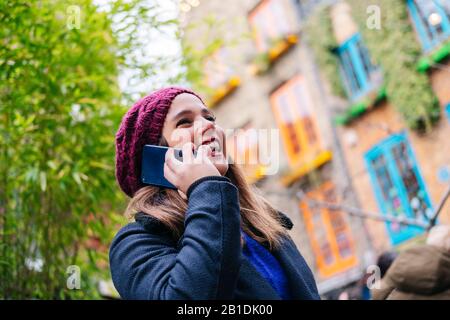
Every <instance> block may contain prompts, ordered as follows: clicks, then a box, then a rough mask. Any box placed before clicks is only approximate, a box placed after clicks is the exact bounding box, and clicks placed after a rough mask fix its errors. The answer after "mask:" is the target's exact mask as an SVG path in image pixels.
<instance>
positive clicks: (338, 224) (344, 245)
mask: <svg viewBox="0 0 450 320" xmlns="http://www.w3.org/2000/svg"><path fill="white" fill-rule="evenodd" d="M324 197H325V201H326V202H328V203H336V202H337V199H336V194H335V192H334V189H333V188H330V189H328V190H326V191H325V193H324ZM328 215H329V217H330V222H331V226H332V228H333V232H334V236H335V238H336V242H337V245H338V250H339V255H340V256H341V257H342V258H347V257H349V256H351V255H353V250H352V247H351V243H350V239H349V238H348V235H347V225H346V223H345V221H344V218H343V217H342V213H341V212H340V211H337V210H328Z"/></svg>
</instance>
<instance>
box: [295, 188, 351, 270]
mask: <svg viewBox="0 0 450 320" xmlns="http://www.w3.org/2000/svg"><path fill="white" fill-rule="evenodd" d="M327 193H328V194H330V193H332V194H334V195H335V188H334V185H333V183H331V182H326V183H324V184H323V185H321V186H320V187H319V188H317V189H315V190H313V191H310V192H308V193H307V196H308V198H310V199H314V200H318V201H328V202H330V201H332V202H336V200H337V198H336V197H335V196H333V198H334V199H327ZM300 209H301V212H302V214H303V218H304V221H305V226H306V231H307V233H308V237H309V239H310V242H311V247H312V249H313V252H314V256H315V257H316V263H317V269H318V271H319V274H320V275H321V276H322V277H325V278H328V277H331V276H334V275H336V274H338V273H341V272H344V271H346V270H349V269H351V268H353V267H355V266H356V265H357V263H358V258H357V256H356V251H355V245H354V241H353V237H352V233H351V230H350V227H349V225H348V223H347V222H346V220H345V219H344V217H343V216H342V212H340V211H336V210H333V211H331V210H329V209H327V208H324V207H319V206H316V207H313V206H310V205H308V203H307V202H306V201H301V202H300ZM333 220H334V221H337V220H339V222H338V223H337V224H336V223H335V224H333ZM317 221H319V223H320V224H321V225H320V226H318V225H317ZM320 228H323V230H324V231H325V232H323V233H322V235H319V236H318V232H317V231H318V230H319V229H320ZM344 237H345V238H346V239H344ZM338 238H339V239H340V241H339V239H338ZM342 241H344V242H346V243H345V244H344V246H346V248H344V249H343V248H342V246H341V247H340V243H339V242H341V244H342ZM324 243H325V246H324V245H323V244H324ZM326 250H329V252H328V253H329V254H331V257H332V259H331V261H327V259H326V258H327V257H326V256H325V255H326V252H324V251H326ZM343 250H346V254H345V255H343Z"/></svg>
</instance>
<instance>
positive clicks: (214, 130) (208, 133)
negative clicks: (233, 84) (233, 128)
mask: <svg viewBox="0 0 450 320" xmlns="http://www.w3.org/2000/svg"><path fill="white" fill-rule="evenodd" d="M162 135H163V137H164V139H165V140H166V141H167V143H168V145H169V147H174V148H180V149H181V148H182V147H183V145H184V144H186V143H189V142H191V143H193V144H194V148H195V150H197V149H198V147H199V146H201V145H202V144H207V145H209V146H210V147H211V149H212V150H213V151H212V153H211V155H210V157H209V158H210V160H211V162H212V163H214V165H215V166H216V168H217V170H219V172H220V174H221V175H225V173H226V172H227V170H228V161H227V157H226V143H225V133H224V131H223V129H222V128H221V127H219V126H218V125H216V123H215V116H214V115H213V113H212V112H211V111H210V110H209V109H207V108H206V107H205V106H204V104H203V103H202V102H201V100H200V99H199V98H197V97H196V96H194V95H193V94H189V93H182V94H179V95H177V96H176V97H175V99H174V100H173V101H172V105H171V106H170V109H169V112H168V113H167V116H166V120H165V121H164V126H163V131H162Z"/></svg>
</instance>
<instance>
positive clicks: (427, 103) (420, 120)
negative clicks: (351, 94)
mask: <svg viewBox="0 0 450 320" xmlns="http://www.w3.org/2000/svg"><path fill="white" fill-rule="evenodd" d="M348 2H349V4H350V5H351V7H352V9H353V16H354V18H355V20H356V22H357V23H358V24H359V26H360V31H361V33H362V34H363V37H364V39H365V40H366V41H365V43H366V45H367V47H368V48H369V51H370V54H371V56H372V57H373V59H374V60H375V62H376V63H377V64H378V65H380V66H381V67H382V69H383V70H384V80H385V85H386V94H387V97H388V99H389V101H390V102H391V103H392V105H393V106H394V107H395V108H396V109H397V111H398V112H399V113H400V114H401V115H402V116H403V118H404V119H405V121H406V123H407V125H408V127H409V128H411V129H415V130H419V131H424V130H425V131H428V130H429V129H430V128H431V127H432V125H433V123H434V122H436V121H437V120H438V119H439V114H440V108H439V103H438V100H437V98H436V96H435V94H434V93H433V91H432V88H431V85H430V82H429V79H428V76H427V75H426V74H423V73H420V72H418V71H417V69H416V64H417V61H418V60H419V59H420V58H421V56H422V50H421V47H420V44H419V42H418V41H417V39H416V37H415V34H414V30H413V27H412V25H411V21H410V19H409V15H408V9H407V6H406V1H404V0H349V1H348ZM369 5H377V6H379V8H381V12H382V13H384V14H382V15H381V28H380V29H374V28H372V29H370V28H368V27H367V26H366V22H367V18H368V14H367V7H368V6H369Z"/></svg>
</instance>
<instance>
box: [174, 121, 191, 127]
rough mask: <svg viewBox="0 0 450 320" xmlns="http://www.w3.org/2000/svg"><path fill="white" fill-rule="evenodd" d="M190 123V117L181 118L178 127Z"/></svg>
mask: <svg viewBox="0 0 450 320" xmlns="http://www.w3.org/2000/svg"><path fill="white" fill-rule="evenodd" d="M190 123H191V120H189V119H181V120H180V121H178V122H177V127H179V126H182V125H187V124H190Z"/></svg>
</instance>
